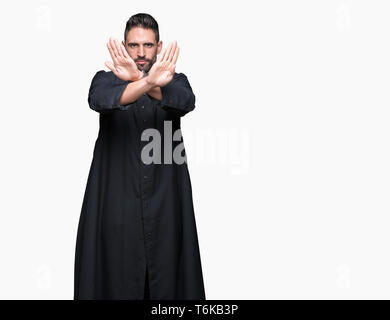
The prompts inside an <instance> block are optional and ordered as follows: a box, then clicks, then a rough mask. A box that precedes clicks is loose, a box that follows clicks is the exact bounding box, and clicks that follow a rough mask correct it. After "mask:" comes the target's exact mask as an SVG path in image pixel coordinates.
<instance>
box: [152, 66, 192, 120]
mask: <svg viewBox="0 0 390 320" xmlns="http://www.w3.org/2000/svg"><path fill="white" fill-rule="evenodd" d="M160 90H161V94H162V100H161V101H160V103H161V108H163V109H164V110H166V111H170V112H173V113H175V114H176V115H178V116H179V117H182V116H184V115H185V114H186V113H188V112H190V111H192V110H194V109H195V95H194V93H193V92H192V88H191V86H190V83H189V82H188V79H187V77H186V75H185V74H184V73H179V74H178V76H177V77H176V78H175V79H172V80H171V82H169V83H168V84H167V85H165V86H164V87H160Z"/></svg>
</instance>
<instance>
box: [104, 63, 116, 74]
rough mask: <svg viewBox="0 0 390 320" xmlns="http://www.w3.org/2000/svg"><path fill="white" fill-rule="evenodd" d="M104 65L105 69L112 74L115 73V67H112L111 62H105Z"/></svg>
mask: <svg viewBox="0 0 390 320" xmlns="http://www.w3.org/2000/svg"><path fill="white" fill-rule="evenodd" d="M104 64H105V65H106V67H107V68H108V69H110V70H111V71H112V72H114V73H115V72H116V70H115V67H114V65H113V63H112V62H110V61H106V62H105V63H104Z"/></svg>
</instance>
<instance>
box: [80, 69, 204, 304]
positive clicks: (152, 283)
mask: <svg viewBox="0 0 390 320" xmlns="http://www.w3.org/2000/svg"><path fill="white" fill-rule="evenodd" d="M130 82H131V81H123V80H121V79H119V78H117V77H116V76H115V75H114V74H113V73H112V72H111V71H110V72H106V71H104V70H101V71H99V72H97V73H96V74H95V76H94V77H93V79H92V83H91V86H90V89H89V96H88V103H89V106H90V108H91V109H93V110H95V111H97V112H99V124H100V128H99V134H98V137H97V140H96V142H95V147H94V151H93V159H92V163H91V168H90V171H89V175H88V180H87V183H86V189H85V194H84V198H83V203H82V208H81V214H80V220H79V224H78V230H77V240H76V252H75V268H74V299H132V300H141V299H144V298H148V297H145V295H146V294H147V293H148V294H149V295H150V296H149V298H150V299H201V300H203V299H205V290H204V283H203V276H202V267H201V259H200V252H199V245H198V236H197V229H196V222H195V215H194V207H193V201H192V188H191V181H190V176H189V172H188V167H187V164H186V162H184V163H181V164H180V162H179V163H177V161H175V159H174V158H173V160H172V161H171V163H169V162H168V161H167V163H166V162H165V161H164V152H165V151H169V150H168V147H170V148H172V150H171V152H172V154H173V152H174V149H175V148H176V147H177V148H179V149H178V150H182V152H181V155H184V156H185V150H184V139H183V138H181V141H177V140H175V139H173V140H172V139H169V140H170V141H171V142H170V143H168V144H167V145H168V147H166V146H165V144H164V141H165V140H167V139H165V140H164V124H165V125H166V124H167V123H170V124H171V126H172V130H171V131H172V134H174V133H175V131H176V130H177V129H180V120H181V117H182V116H184V115H185V114H186V113H188V112H190V111H192V110H193V109H194V108H195V95H194V94H193V92H192V89H191V86H190V84H189V82H188V79H187V77H186V76H185V74H183V73H175V74H174V77H173V79H172V80H171V81H170V82H169V83H168V84H167V85H165V86H164V87H161V92H162V97H163V98H162V101H159V100H156V99H153V98H152V97H150V96H149V95H147V94H144V95H142V96H141V97H139V98H138V99H137V100H136V101H134V102H133V103H130V104H128V105H125V106H122V105H120V104H119V98H120V96H121V94H122V92H123V90H124V89H125V88H126V86H127V84H128V83H130ZM148 128H154V129H157V130H158V131H159V132H160V134H161V163H150V164H148V163H144V161H143V160H142V159H143V158H142V159H141V150H142V149H143V147H144V146H145V145H147V144H149V143H150V142H149V141H144V140H145V139H141V135H142V133H143V131H144V130H145V129H148ZM166 128H167V127H166ZM180 132H181V131H180ZM150 141H151V140H150ZM167 142H169V141H167ZM165 143H166V142H165ZM170 144H171V146H170ZM180 144H181V145H180ZM180 146H181V149H180Z"/></svg>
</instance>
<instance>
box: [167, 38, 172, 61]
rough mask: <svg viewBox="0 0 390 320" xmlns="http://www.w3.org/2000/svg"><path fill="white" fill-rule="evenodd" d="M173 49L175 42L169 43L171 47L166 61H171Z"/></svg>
mask: <svg viewBox="0 0 390 320" xmlns="http://www.w3.org/2000/svg"><path fill="white" fill-rule="evenodd" d="M172 49H173V42H171V43H170V44H169V47H168V49H167V54H166V56H165V61H169V59H171V58H172Z"/></svg>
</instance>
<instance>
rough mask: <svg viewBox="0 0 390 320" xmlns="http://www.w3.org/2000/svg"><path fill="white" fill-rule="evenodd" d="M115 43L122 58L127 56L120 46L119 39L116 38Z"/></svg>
mask: <svg viewBox="0 0 390 320" xmlns="http://www.w3.org/2000/svg"><path fill="white" fill-rule="evenodd" d="M114 44H115V48H116V49H117V51H118V56H119V57H121V58H125V56H124V55H123V51H122V49H121V47H120V44H119V42H118V40H116V39H115V40H114Z"/></svg>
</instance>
